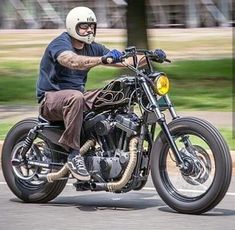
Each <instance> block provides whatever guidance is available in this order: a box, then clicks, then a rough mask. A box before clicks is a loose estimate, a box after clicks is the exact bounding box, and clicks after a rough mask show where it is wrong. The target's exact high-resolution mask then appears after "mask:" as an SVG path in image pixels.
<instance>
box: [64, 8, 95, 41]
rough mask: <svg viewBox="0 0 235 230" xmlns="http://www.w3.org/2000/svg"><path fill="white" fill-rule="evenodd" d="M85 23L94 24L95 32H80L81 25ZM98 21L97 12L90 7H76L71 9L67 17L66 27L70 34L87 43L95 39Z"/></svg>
mask: <svg viewBox="0 0 235 230" xmlns="http://www.w3.org/2000/svg"><path fill="white" fill-rule="evenodd" d="M83 23H88V24H92V25H93V26H94V33H93V32H89V33H87V34H85V35H81V34H79V25H80V24H83ZM96 23H97V20H96V16H95V14H94V12H93V11H92V10H91V9H89V8H88V7H83V6H81V7H75V8H73V9H72V10H70V11H69V13H68V15H67V17H66V29H67V32H68V33H69V35H70V36H72V37H73V38H75V39H77V40H79V41H81V42H85V43H87V44H91V43H92V42H93V41H94V39H95V34H96Z"/></svg>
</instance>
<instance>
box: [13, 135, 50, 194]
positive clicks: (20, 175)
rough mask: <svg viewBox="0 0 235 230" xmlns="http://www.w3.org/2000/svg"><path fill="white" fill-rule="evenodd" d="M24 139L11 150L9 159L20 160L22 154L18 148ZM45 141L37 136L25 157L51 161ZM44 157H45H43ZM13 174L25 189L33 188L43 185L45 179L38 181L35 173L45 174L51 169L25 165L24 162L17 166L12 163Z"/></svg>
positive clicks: (21, 145) (20, 147)
mask: <svg viewBox="0 0 235 230" xmlns="http://www.w3.org/2000/svg"><path fill="white" fill-rule="evenodd" d="M23 144H24V141H20V142H18V143H17V144H16V145H15V147H14V149H13V150H12V158H11V160H20V161H21V160H22V156H21V155H20V152H21V151H20V150H21V149H22V147H23ZM47 146H48V145H47V143H46V142H45V141H44V140H43V139H41V138H37V139H36V140H35V141H34V143H33V145H32V147H31V148H30V149H29V151H28V152H27V153H26V158H27V159H28V160H36V161H37V160H38V161H45V160H47V161H51V156H52V154H51V152H48V150H49V148H48V147H47ZM45 158H46V159H45ZM12 170H13V174H14V175H15V178H16V179H17V182H18V183H19V184H20V185H21V186H23V187H25V188H26V189H30V190H35V189H38V188H40V187H41V186H44V184H45V183H46V182H45V181H39V180H38V178H37V176H36V175H37V174H38V173H40V174H45V175H46V174H47V173H49V172H50V171H51V170H49V169H46V168H43V167H41V166H29V167H26V165H25V164H21V165H19V166H14V165H12Z"/></svg>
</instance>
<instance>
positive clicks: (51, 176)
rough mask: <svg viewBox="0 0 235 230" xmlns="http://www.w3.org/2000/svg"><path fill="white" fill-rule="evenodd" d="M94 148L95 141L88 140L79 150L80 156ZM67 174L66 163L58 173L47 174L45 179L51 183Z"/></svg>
mask: <svg viewBox="0 0 235 230" xmlns="http://www.w3.org/2000/svg"><path fill="white" fill-rule="evenodd" d="M93 146H95V141H94V140H88V141H87V142H86V143H85V144H84V145H83V146H82V147H81V149H80V153H81V155H84V154H86V153H87V151H88V150H89V148H91V147H93ZM68 173H69V169H68V165H67V163H66V164H65V165H64V166H63V167H62V168H61V169H60V170H59V171H58V172H54V173H48V174H47V176H46V179H47V181H48V182H53V181H55V180H59V179H61V178H63V177H65V176H67V174H68Z"/></svg>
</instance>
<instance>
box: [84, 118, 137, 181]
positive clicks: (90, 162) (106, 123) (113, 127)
mask: <svg viewBox="0 0 235 230" xmlns="http://www.w3.org/2000/svg"><path fill="white" fill-rule="evenodd" d="M139 127H140V121H139V118H138V116H137V115H136V114H134V113H132V114H120V113H118V114H112V113H105V114H98V115H96V116H93V117H92V118H91V117H89V119H87V120H86V121H85V122H84V130H85V133H89V135H92V136H94V137H95V138H96V140H97V143H98V146H96V148H95V149H94V150H91V151H89V152H88V153H87V154H86V155H85V161H86V167H87V169H88V171H89V172H90V174H93V175H94V174H97V176H99V177H101V178H102V179H104V180H105V181H110V180H112V179H117V178H119V177H121V176H122V173H123V171H124V170H125V168H126V166H127V163H128V161H129V149H128V141H129V140H130V138H131V137H132V136H133V135H136V134H137V133H138V131H139Z"/></svg>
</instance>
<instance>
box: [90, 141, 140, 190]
mask: <svg viewBox="0 0 235 230" xmlns="http://www.w3.org/2000/svg"><path fill="white" fill-rule="evenodd" d="M137 145H138V138H137V137H134V138H132V139H131V141H130V143H129V153H130V159H129V162H128V165H127V167H126V170H125V172H124V173H123V176H122V178H121V179H120V180H119V181H116V182H110V183H93V184H91V190H92V191H102V190H105V191H109V192H115V191H119V190H121V189H122V188H123V187H124V186H125V185H126V184H127V183H128V181H129V180H130V179H131V176H132V173H133V171H134V169H135V166H136V162H137Z"/></svg>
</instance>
